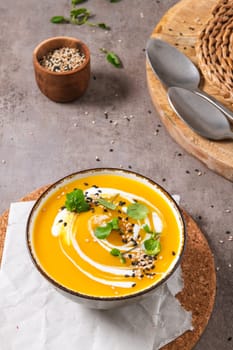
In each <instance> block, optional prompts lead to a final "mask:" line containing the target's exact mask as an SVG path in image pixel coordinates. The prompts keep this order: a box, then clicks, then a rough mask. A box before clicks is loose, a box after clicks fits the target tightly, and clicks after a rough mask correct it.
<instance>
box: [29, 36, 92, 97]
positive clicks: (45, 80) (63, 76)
mask: <svg viewBox="0 0 233 350" xmlns="http://www.w3.org/2000/svg"><path fill="white" fill-rule="evenodd" d="M62 47H69V48H77V49H79V51H80V52H81V53H82V54H84V55H85V57H86V59H85V62H84V63H83V64H82V65H81V66H80V67H78V68H76V69H73V70H69V71H66V72H53V71H50V70H48V69H46V68H44V67H42V66H41V64H40V62H39V60H40V59H41V58H42V57H43V56H45V55H46V54H48V53H49V52H50V51H52V50H54V49H58V48H62ZM33 65H34V71H35V78H36V82H37V84H38V87H39V89H40V90H41V92H42V93H43V94H44V95H45V96H47V97H48V98H50V99H51V100H53V101H55V102H70V101H73V100H75V99H77V98H79V97H80V96H82V95H83V94H84V92H85V91H86V89H87V87H88V84H89V80H90V51H89V49H88V47H87V46H86V45H85V44H84V43H83V42H82V41H80V40H78V39H76V38H70V37H65V36H64V37H63V36H61V37H53V38H50V39H47V40H45V41H43V42H41V43H40V44H39V45H38V46H37V47H36V48H35V50H34V52H33Z"/></svg>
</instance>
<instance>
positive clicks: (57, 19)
mask: <svg viewBox="0 0 233 350" xmlns="http://www.w3.org/2000/svg"><path fill="white" fill-rule="evenodd" d="M50 22H52V23H55V24H58V23H68V22H69V20H68V19H67V18H65V17H63V16H53V17H52V18H50Z"/></svg>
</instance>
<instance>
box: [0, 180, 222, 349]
mask: <svg viewBox="0 0 233 350" xmlns="http://www.w3.org/2000/svg"><path fill="white" fill-rule="evenodd" d="M47 187H48V186H44V187H42V188H40V189H38V190H36V191H34V192H32V193H30V194H28V195H27V196H25V197H24V198H22V201H29V200H36V199H37V198H38V197H39V196H40V195H41V194H42V193H43V192H44V191H45V190H46V188H47ZM8 213H9V211H8V210H7V211H5V212H4V213H3V214H2V215H1V216H0V261H1V257H2V251H3V246H4V240H5V235H6V229H7V220H8ZM183 215H184V219H185V223H186V229H187V245H186V250H185V254H184V256H183V260H182V273H183V278H184V289H183V290H182V292H181V293H179V294H178V295H177V298H178V299H179V301H180V302H181V304H182V305H183V306H184V308H185V309H186V310H188V311H192V320H193V326H194V330H193V331H188V332H186V333H184V334H183V335H182V336H180V337H179V338H177V339H176V340H175V341H173V342H171V343H170V344H168V345H166V346H165V347H163V349H162V350H181V349H182V350H191V349H192V348H193V346H194V345H195V344H196V343H197V341H198V340H199V338H200V336H201V334H202V333H203V331H204V329H205V327H206V326H207V324H208V321H209V318H210V315H211V313H212V310H213V306H214V300H215V293H216V274H215V266H214V259H213V255H212V253H211V250H210V247H209V245H208V243H207V241H206V239H205V237H204V235H203V234H202V232H201V230H200V228H199V227H198V226H197V224H196V223H195V222H194V220H193V219H192V218H191V217H190V216H189V215H188V214H187V213H186V212H184V211H183Z"/></svg>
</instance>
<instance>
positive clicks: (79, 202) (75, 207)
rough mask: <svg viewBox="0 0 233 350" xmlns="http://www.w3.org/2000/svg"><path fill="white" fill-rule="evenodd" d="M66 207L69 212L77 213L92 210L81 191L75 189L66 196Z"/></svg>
mask: <svg viewBox="0 0 233 350" xmlns="http://www.w3.org/2000/svg"><path fill="white" fill-rule="evenodd" d="M65 207H66V209H67V210H69V211H73V212H76V213H81V212H85V211H88V210H89V209H90V205H89V204H88V203H87V202H86V200H85V196H84V193H83V191H82V190H80V189H75V190H73V191H72V192H70V193H67V194H66V201H65Z"/></svg>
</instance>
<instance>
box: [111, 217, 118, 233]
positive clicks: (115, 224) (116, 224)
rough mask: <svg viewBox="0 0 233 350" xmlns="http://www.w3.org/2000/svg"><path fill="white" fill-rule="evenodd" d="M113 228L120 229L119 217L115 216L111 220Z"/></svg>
mask: <svg viewBox="0 0 233 350" xmlns="http://www.w3.org/2000/svg"><path fill="white" fill-rule="evenodd" d="M111 224H112V228H113V230H119V225H118V218H113V219H112V221H111Z"/></svg>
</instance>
